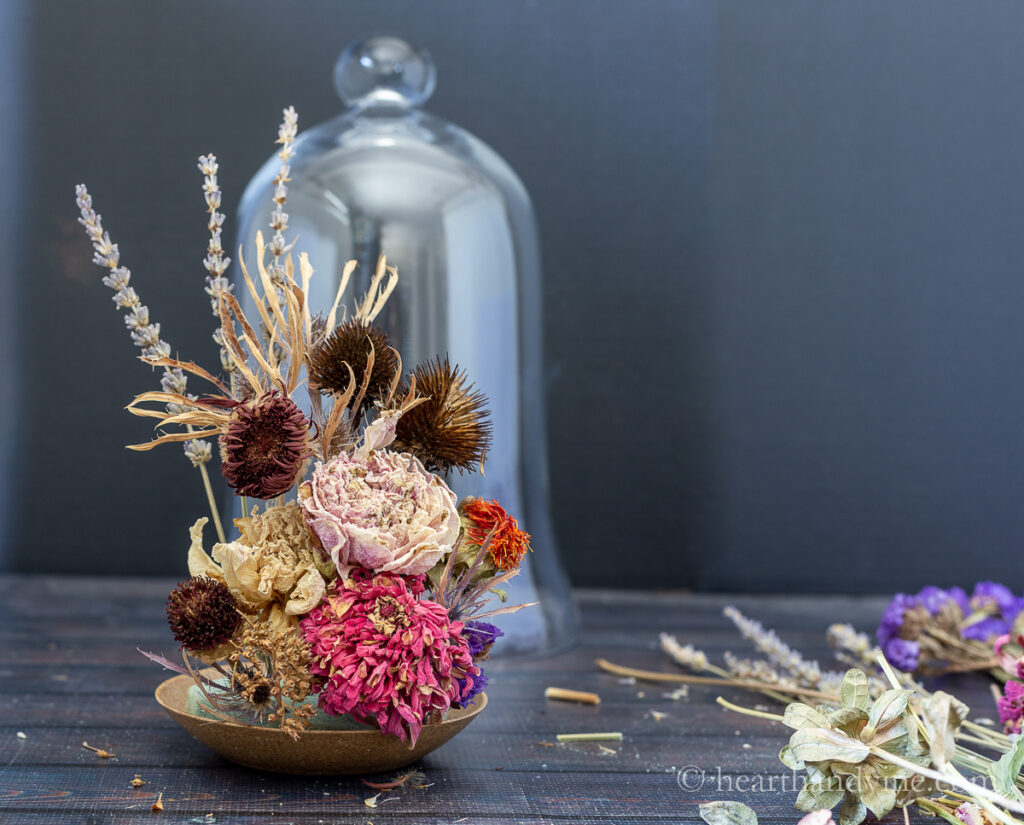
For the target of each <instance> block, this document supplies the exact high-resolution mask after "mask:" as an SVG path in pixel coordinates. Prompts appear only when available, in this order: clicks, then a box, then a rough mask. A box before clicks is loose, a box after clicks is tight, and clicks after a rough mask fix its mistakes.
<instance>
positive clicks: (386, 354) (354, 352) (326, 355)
mask: <svg viewBox="0 0 1024 825" xmlns="http://www.w3.org/2000/svg"><path fill="white" fill-rule="evenodd" d="M371 353H372V354H373V371H372V372H371V373H369V380H368V381H367V386H366V398H367V399H368V400H370V401H377V400H379V399H381V398H383V397H384V395H385V394H386V393H387V391H388V389H389V387H390V386H391V378H392V376H394V374H395V371H396V370H397V369H398V367H399V360H398V355H397V353H396V352H395V350H394V348H393V347H392V346H391V342H390V341H389V340H388V337H387V335H385V334H384V331H383V330H382V329H381V328H380V327H378V326H374V325H372V324H368V323H366V322H364V321H360V320H358V319H356V318H352V319H350V320H348V321H345V322H344V323H343V324H341V325H339V326H338V327H337V328H336V329H335V330H334V332H332V333H331V334H330V335H328V336H327V337H326V338H325V339H324V340H323V342H321V343H320V344H318V345H317V346H316V347H315V348H314V349H313V351H312V352H311V353H310V357H309V365H308V367H307V369H308V372H309V385H310V388H311V389H315V390H320V391H325V392H330V393H343V392H345V391H346V390H347V389H348V385H349V381H350V380H351V379H352V376H353V375H354V376H355V380H356V385H357V386H361V385H362V384H363V381H364V379H365V378H366V377H367V372H366V364H367V359H368V358H369V357H370V354H371ZM349 367H351V371H350V370H349Z"/></svg>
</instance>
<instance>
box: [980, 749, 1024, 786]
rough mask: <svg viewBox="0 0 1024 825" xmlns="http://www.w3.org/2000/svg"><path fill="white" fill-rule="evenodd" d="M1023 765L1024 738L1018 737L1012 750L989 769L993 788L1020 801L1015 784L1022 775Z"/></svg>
mask: <svg viewBox="0 0 1024 825" xmlns="http://www.w3.org/2000/svg"><path fill="white" fill-rule="evenodd" d="M1022 765H1024V736H1018V737H1016V738H1015V739H1014V740H1013V744H1012V745H1010V749H1009V750H1008V751H1007V752H1006V753H1004V754H1003V755H1002V756H1001V757H1000V758H999V761H998V762H994V763H993V764H992V767H990V768H989V769H988V773H989V776H991V777H992V786H993V787H994V788H995V789H996V790H997V791H999V793H1001V794H1003V795H1004V796H1009V797H1012V798H1014V799H1020V798H1021V797H1020V791H1018V790H1017V786H1016V784H1015V782H1016V779H1017V777H1018V776H1019V775H1020V769H1021V766H1022Z"/></svg>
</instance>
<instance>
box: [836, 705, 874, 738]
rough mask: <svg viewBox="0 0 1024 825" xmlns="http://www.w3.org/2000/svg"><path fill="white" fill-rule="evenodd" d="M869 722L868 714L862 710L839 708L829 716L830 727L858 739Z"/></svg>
mask: <svg viewBox="0 0 1024 825" xmlns="http://www.w3.org/2000/svg"><path fill="white" fill-rule="evenodd" d="M867 721H868V712H867V711H866V710H862V709H861V708H839V710H834V711H832V712H831V713H830V714H829V715H828V723H829V726H830V727H833V728H838V729H840V730H841V731H842V732H843V733H845V734H847V735H849V736H853V737H856V736H858V735H859V734H860V732H861V731H862V730H863V729H864V725H866V724H867Z"/></svg>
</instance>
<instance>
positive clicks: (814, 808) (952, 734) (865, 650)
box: [598, 583, 1024, 825]
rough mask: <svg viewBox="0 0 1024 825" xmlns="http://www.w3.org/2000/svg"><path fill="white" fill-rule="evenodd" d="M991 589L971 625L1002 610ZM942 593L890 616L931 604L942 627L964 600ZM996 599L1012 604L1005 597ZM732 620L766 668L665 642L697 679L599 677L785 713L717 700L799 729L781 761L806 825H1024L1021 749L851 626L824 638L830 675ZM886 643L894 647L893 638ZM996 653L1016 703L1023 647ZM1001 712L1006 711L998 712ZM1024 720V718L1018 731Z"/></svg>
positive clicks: (900, 600)
mask: <svg viewBox="0 0 1024 825" xmlns="http://www.w3.org/2000/svg"><path fill="white" fill-rule="evenodd" d="M993 589H994V586H993V585H991V583H985V584H984V585H979V588H978V589H976V591H975V597H978V596H979V594H983V595H982V596H981V597H980V598H973V597H972V599H967V598H966V596H965V597H964V599H965V604H966V605H968V606H971V605H973V611H972V613H973V612H977V611H980V610H983V609H986V608H988V609H992V610H994V609H998V608H991V607H989V606H988V604H987V603H986V602H985V601H983V599H985V598H988V596H989V595H991V593H992V592H993ZM933 591H937V588H926V590H925V591H922V593H921V594H918V596H916V597H907V596H899V597H897V598H896V599H894V600H893V604H900V605H901V606H903V608H904V609H915V608H916V607H917V606H919V605H920V604H922V602H923V603H924V607H925V610H927V611H929V615H932V616H934V615H939V614H941V613H942V611H943V610H944V609H945V608H944V606H945V605H946V603H948V602H949V601H951V600H952V601H954V603H955V600H956V598H957V597H956V596H955V595H953V596H950V595H949V591H939V592H933ZM961 592H962V591H961ZM1007 592H1008V591H1007ZM999 593H1000V595H1003V594H1002V591H1001V590H1000V591H999ZM911 600H914V601H911ZM908 603H909V605H910V607H909V608H906V606H907V605H908ZM958 610H959V607H958ZM724 612H725V615H726V617H727V618H729V619H730V620H731V621H732V622H733V624H734V625H735V626H736V628H737V629H738V630H739V632H740V634H741V635H742V636H743V637H744V638H745V639H747V640H748V641H749V642H751V643H752V644H753V646H754V648H755V649H756V651H757V653H758V654H759V655H758V656H757V657H754V658H738V657H736V656H733V655H732V654H729V653H726V654H725V665H724V666H720V665H716V664H714V663H712V662H711V661H710V659H709V658H708V656H707V655H706V654H705V653H704V651H702V650H699V649H697V648H695V647H694V646H693V645H691V644H686V645H684V644H682V643H680V642H679V641H678V640H677V639H676V638H675V637H674V636H671V635H669V634H662V636H661V647H662V650H663V651H664V652H665V653H666V654H667V655H668V656H669V657H670V658H671V659H672V660H673V661H674V662H675V663H676V664H678V665H681V666H682V667H684V668H686V669H687V670H689V671H691V672H692V673H693V674H694V675H691V674H683V673H678V674H666V673H660V672H652V671H641V670H635V669H633V668H627V667H622V666H620V665H614V664H612V663H610V662H606V661H604V660H598V665H599V666H600V667H601V668H602V669H604V670H607V671H609V672H612V673H616V674H619V675H623V676H632V677H634V678H637V679H648V680H652V681H659V682H665V681H678V682H683V683H687V682H690V683H698V684H715V685H721V686H724V687H732V688H740V689H744V690H751V691H755V692H757V693H759V694H761V695H763V696H765V697H768V698H770V699H772V700H775V701H778V702H780V703H781V704H782V706H783V707H782V711H781V713H775V712H771V710H770V709H768V708H761V707H758V708H747V707H742V706H739V705H736V704H733V703H732V702H728V701H726V700H725V699H723V698H721V697H719V698H718V703H719V704H720V705H722V706H724V707H725V708H726V709H728V710H730V711H733V712H736V713H739V714H743V715H745V716H748V717H753V718H758V719H767V720H771V721H773V722H777V723H780V724H781V725H783V726H785V727H787V728H790V729H791V731H792V733H791V734H790V735H789V741H788V743H787V744H785V745H784V746H783V747H782V749H781V750H780V752H779V760H780V761H781V762H782V763H783V764H784V765H785V766H786V767H787V768H788V769H789V770H791V771H793V772H803V773H804V774H805V777H804V782H803V784H802V787H801V789H800V791H799V795H798V796H797V797H796V799H795V805H796V807H797V808H798V809H800V810H802V811H806V812H808V814H807V816H805V817H804V818H803V819H801V820H800V825H835V823H836V822H838V823H839V825H859V823H861V822H863V821H864V820H865V819H866V818H867V816H868V814H869V813H870V814H872V815H873V816H874V817H875V818H876V819H881V818H882V817H884V816H885V815H886V814H888V813H890V812H891V811H893V810H894V809H896V808H900V809H903V812H904V816H906V812H907V809H908V808H909V806H915V807H917V808H918V809H919V810H921V811H922V812H924V813H926V814H928V815H930V816H935V817H940V818H942V819H945V820H946V821H947V822H949V823H951V825H997V823H998V824H1000V825H1022V823H1024V777H1022V776H1021V773H1020V771H1021V766H1022V765H1024V737H1020V736H1016V735H1007V734H1006V733H1000V732H998V731H996V730H993V729H992V728H991V727H989V726H986V725H985V724H983V723H982V721H981V720H979V721H977V722H975V721H972V720H971V719H970V718H969V715H970V709H969V708H968V707H967V705H965V704H964V703H963V702H962V701H960V700H959V699H958V698H956V697H955V696H953V695H952V694H950V693H946V692H943V691H934V692H932V691H929V690H928V689H927V688H926V687H925V686H924V685H923V684H921V683H920V682H919V681H917V680H916V676H915V674H912V673H909V672H906V671H901V670H898V669H897V668H895V667H893V665H892V664H891V663H890V661H889V660H888V659H887V658H886V656H885V654H884V652H883V650H882V649H881V648H879V647H876V646H875V645H874V644H872V642H871V639H870V638H869V637H868V636H867V635H866V634H864V633H859V632H857V631H856V630H855V629H854V628H853V627H851V626H850V625H847V624H835V625H832V626H831V627H830V628H829V629H828V633H827V638H828V642H829V644H830V646H831V647H832V650H833V653H834V655H835V658H836V659H837V660H838V661H839V662H841V663H843V664H845V665H847V668H846V669H845V670H824V669H822V668H821V667H820V666H819V665H818V663H817V662H815V661H813V660H810V659H808V658H806V657H805V656H803V655H802V654H801V653H800V652H799V651H797V650H794V649H793V648H791V647H790V646H789V645H787V644H786V643H785V642H783V641H782V639H780V638H779V636H778V634H776V633H775V632H774V631H772V630H770V629H768V628H765V627H764V626H763V625H762V624H761V623H759V622H757V621H755V620H753V619H750V618H748V617H746V616H744V615H743V614H742V613H741V612H740V611H738V610H737V609H736V608H734V607H727V608H726V609H725V611H724ZM950 612H952V611H950ZM894 615H895V611H894V610H893V609H892V604H890V609H889V610H887V611H886V617H887V618H884V619H883V625H885V623H886V621H890V620H891V621H895V618H894ZM960 616H961V619H960V622H961V624H960V625H959V627H960V628H965V627H968V626H969V625H970V624H974V623H976V622H978V621H982V620H984V617H979V618H975V619H973V620H971V621H969V622H968V618H969V617H970V616H971V613H967V612H966V611H962V612H960ZM1000 616H1002V614H1000ZM1000 621H1007V620H1006V619H1003V618H1000ZM961 637H962V635H961ZM968 638H969V637H968ZM879 640H880V641H881V642H882V643H883V644H884V643H885V641H886V639H885V636H884V634H880V637H879ZM994 644H995V648H996V649H995V652H994V653H993V649H992V647H989V648H988V655H989V657H990V658H994V656H995V655H998V656H999V657H1000V662H999V663H1000V664H1001V665H1002V667H1004V668H1005V669H1006V670H1008V671H1011V672H1013V673H1015V674H1017V679H1015V680H1013V681H1011V682H1008V683H1007V686H1006V687H1007V695H1011V694H1010V688H1011V685H1014V684H1016V685H1017V686H1018V688H1019V690H1017V691H1016V692H1015V693H1013V694H1012V696H1014V697H1020V698H1024V636H1021V637H1019V638H1017V639H1016V641H1011V637H1010V635H1009V634H1004V635H1003V636H1002V637H1000V638H998V639H996V640H995V642H994ZM915 666H916V664H915ZM975 669H977V668H975ZM1004 701H1005V697H1004ZM1003 704H1004V702H1000V710H1001V711H1002V709H1003ZM1006 704H1007V705H1009V704H1010V703H1009V702H1006ZM1018 704H1024V702H1019V703H1018ZM1020 716H1021V714H1019V713H1018V715H1017V717H1016V724H1017V725H1019V724H1020ZM1006 721H1007V720H1006V719H1005V718H1004V722H1006ZM1007 730H1008V731H1011V732H1012V731H1014V730H1017V731H1019V727H1017V728H1014V727H1013V725H1012V724H1007ZM837 807H838V815H837V818H836V819H833V815H832V811H833V809H835V808H837ZM700 815H701V817H702V819H704V821H705V822H707V823H709V825H757V816H756V814H755V813H754V812H753V811H752V810H751V809H750V808H749V807H747V806H746V805H743V804H741V803H738V802H731V801H722V802H713V803H709V804H705V805H702V806H701V808H700Z"/></svg>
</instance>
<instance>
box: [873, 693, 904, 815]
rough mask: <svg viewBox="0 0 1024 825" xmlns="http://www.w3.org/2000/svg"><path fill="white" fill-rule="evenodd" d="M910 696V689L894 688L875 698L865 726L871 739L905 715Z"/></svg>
mask: <svg viewBox="0 0 1024 825" xmlns="http://www.w3.org/2000/svg"><path fill="white" fill-rule="evenodd" d="M909 698H910V691H909V690H900V689H897V688H893V689H892V690H887V691H886V692H885V693H883V694H882V695H881V696H879V697H878V698H877V699H876V700H875V703H874V704H873V705H872V706H871V712H870V713H869V714H868V724H867V727H866V728H865V733H866V734H867V736H868V739H869V740H870V738H871V737H872V736H873V735H874V732H875V731H877V730H879V729H880V728H884V727H886V726H887V725H891V724H893V723H894V722H896V720H898V719H899V718H900V717H901V716H902V715H903V712H904V711H905V710H906V709H907V700H908V699H909ZM869 807H870V806H869Z"/></svg>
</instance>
